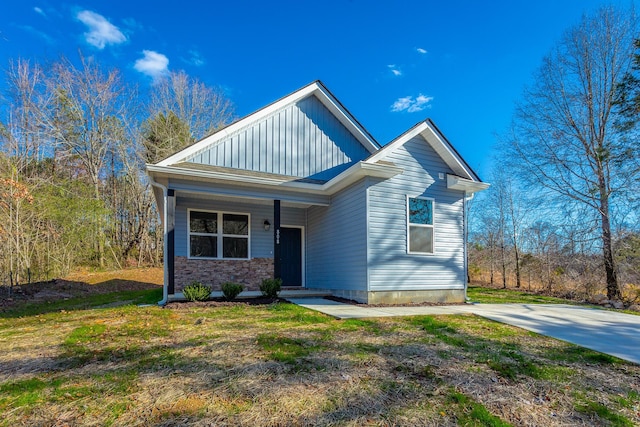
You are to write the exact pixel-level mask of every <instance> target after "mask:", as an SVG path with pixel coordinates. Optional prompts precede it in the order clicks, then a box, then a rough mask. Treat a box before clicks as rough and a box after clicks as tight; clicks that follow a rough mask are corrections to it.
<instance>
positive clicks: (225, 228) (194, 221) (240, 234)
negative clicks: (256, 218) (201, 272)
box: [189, 210, 249, 259]
mask: <svg viewBox="0 0 640 427" xmlns="http://www.w3.org/2000/svg"><path fill="white" fill-rule="evenodd" d="M189 257H190V258H217V259H221V258H231V259H248V258H249V215H248V214H237V213H223V212H208V211H195V210H189Z"/></svg>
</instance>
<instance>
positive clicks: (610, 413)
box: [0, 290, 640, 426]
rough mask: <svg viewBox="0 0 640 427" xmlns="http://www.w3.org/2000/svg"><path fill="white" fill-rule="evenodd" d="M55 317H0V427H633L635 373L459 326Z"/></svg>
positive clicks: (263, 309)
mask: <svg viewBox="0 0 640 427" xmlns="http://www.w3.org/2000/svg"><path fill="white" fill-rule="evenodd" d="M153 291H154V292H155V290H153ZM147 292H149V291H147ZM125 295H126V296H127V297H130V296H131V294H125ZM146 295H149V294H146ZM141 296H142V295H141ZM109 298H110V299H111V300H112V301H113V299H114V298H115V297H109ZM64 303H68V304H69V305H66V306H65V305H64ZM55 304H56V307H57V309H56V310H44V311H42V310H35V309H34V311H32V313H34V314H25V313H27V312H26V311H20V312H21V313H23V314H22V317H18V316H16V315H14V314H12V313H5V314H6V315H5V316H4V317H0V343H2V345H3V349H4V352H3V353H2V354H0V412H2V413H3V418H2V419H0V426H13V425H25V424H27V425H56V424H65V423H66V424H69V425H173V424H181V423H182V424H185V423H186V424H189V423H191V424H198V423H202V422H204V420H205V419H206V420H207V421H212V422H215V423H217V424H220V425H258V426H260V425H277V424H280V425H397V426H410V425H425V424H427V425H474V426H476V425H477V426H505V425H509V423H512V424H517V425H522V424H526V425H551V426H553V425H567V424H572V423H573V424H594V425H602V424H607V423H608V424H610V425H620V426H626V425H632V424H640V415H639V414H638V404H639V400H640V398H639V397H638V396H639V394H638V393H640V385H638V384H637V381H635V379H637V378H638V377H639V376H640V367H638V366H636V365H632V364H627V363H626V362H622V361H619V360H617V359H615V358H608V357H602V356H601V355H600V354H599V353H595V352H590V351H588V350H585V349H581V348H578V347H575V346H571V345H569V344H566V343H560V342H557V341H555V340H552V339H550V338H545V337H541V336H539V335H536V334H531V333H529V332H524V331H522V330H519V329H517V328H512V327H506V326H503V325H499V324H496V323H495V322H491V321H488V320H485V319H482V318H478V317H475V316H466V315H465V316H422V317H413V318H385V319H366V320H347V321H337V320H334V319H332V318H330V317H328V316H325V315H322V314H318V313H314V312H311V311H308V310H306V309H303V308H301V307H298V306H294V305H292V304H287V303H275V304H269V305H265V306H246V305H237V306H228V307H215V308H204V307H189V308H185V309H177V310H166V309H161V308H158V307H155V306H154V307H136V306H134V305H132V304H129V305H123V306H118V307H115V306H114V307H108V308H104V307H103V308H95V307H97V306H101V305H103V304H105V298H103V296H100V297H99V298H98V297H93V296H91V297H87V298H86V301H84V303H83V305H82V306H81V307H80V308H74V307H78V305H77V304H79V302H78V301H77V300H74V299H70V300H68V301H65V302H61V303H60V304H58V303H55ZM91 307H94V308H91ZM18 310H23V309H18ZM61 310H64V312H63V311H61ZM610 383H615V384H620V386H619V387H617V388H616V389H615V391H608V390H611V387H609V386H608V384H610ZM585 396H588V398H587V397H585ZM523 401H529V402H534V401H535V402H538V403H536V404H528V406H526V407H523V406H522V405H524V404H522V403H521V402H523ZM496 402H501V403H500V404H501V405H504V406H499V405H497V404H496ZM519 405H520V406H519ZM603 407H604V409H603ZM551 414H555V415H551ZM629 423H630V424H629Z"/></svg>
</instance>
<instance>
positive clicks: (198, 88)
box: [143, 71, 234, 163]
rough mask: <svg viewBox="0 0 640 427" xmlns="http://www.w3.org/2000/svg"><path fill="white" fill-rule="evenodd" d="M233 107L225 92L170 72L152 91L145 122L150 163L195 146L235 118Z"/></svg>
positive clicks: (146, 146)
mask: <svg viewBox="0 0 640 427" xmlns="http://www.w3.org/2000/svg"><path fill="white" fill-rule="evenodd" d="M233 116H234V113H233V104H232V103H231V101H230V100H229V99H228V98H227V97H226V96H225V94H224V93H223V91H222V90H220V89H218V88H213V87H209V86H207V85H205V84H204V83H202V82H200V81H198V80H197V79H194V78H192V77H190V76H189V75H187V74H186V73H185V72H184V71H180V72H178V73H171V74H169V76H168V77H166V78H165V79H163V80H161V81H159V82H158V83H156V84H155V85H154V86H153V87H152V88H151V94H150V101H149V118H148V119H147V121H146V122H145V123H144V125H143V127H144V129H143V131H144V134H145V141H144V145H145V148H146V151H147V154H146V158H147V161H149V162H151V163H155V162H157V161H159V160H162V159H163V158H165V157H168V156H169V155H171V154H173V153H175V152H176V151H178V150H180V149H182V148H184V147H186V146H187V145H190V144H192V143H193V142H194V141H197V140H199V139H201V138H204V137H205V136H208V135H210V134H211V133H213V132H214V131H216V130H217V129H220V128H221V127H224V126H225V125H227V124H228V123H229V122H230V121H231V120H232V119H233Z"/></svg>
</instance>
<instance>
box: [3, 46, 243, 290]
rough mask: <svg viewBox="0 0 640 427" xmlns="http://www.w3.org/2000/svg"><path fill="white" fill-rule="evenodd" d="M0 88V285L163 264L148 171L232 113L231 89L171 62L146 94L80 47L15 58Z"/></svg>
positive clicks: (215, 127) (221, 124) (203, 134)
mask: <svg viewBox="0 0 640 427" xmlns="http://www.w3.org/2000/svg"><path fill="white" fill-rule="evenodd" d="M5 79H6V82H5V83H6V84H5V88H6V90H5V93H4V94H3V96H2V97H1V98H0V113H1V116H0V285H9V286H14V285H17V284H22V283H28V282H31V281H37V280H48V279H51V278H54V277H60V276H63V275H65V274H66V273H67V272H68V271H69V270H70V269H72V268H74V267H76V266H79V265H89V266H96V267H102V268H104V267H118V268H122V267H125V266H132V265H137V266H140V265H148V264H159V263H161V260H162V237H163V236H162V227H161V224H160V223H159V216H158V214H157V210H156V207H155V203H154V200H153V195H152V192H151V191H150V189H149V183H148V182H147V179H146V176H145V173H144V164H145V163H146V162H157V161H159V160H161V159H163V158H164V157H167V156H168V155H170V154H172V153H173V152H175V151H177V150H179V149H181V148H183V147H185V146H187V145H189V144H192V143H193V142H194V141H195V140H197V139H200V138H202V137H204V136H206V135H208V134H210V133H212V132H214V131H215V130H216V129H218V128H220V127H222V126H224V125H225V124H227V123H228V122H230V121H231V119H232V118H233V105H232V103H231V102H230V101H229V99H227V97H226V96H225V95H224V93H223V92H222V91H221V90H219V89H217V88H214V87H210V86H207V85H205V84H203V83H202V82H200V81H198V80H197V79H194V78H192V77H190V76H188V75H187V74H186V73H184V72H177V73H170V74H168V75H167V76H165V77H164V78H163V79H161V80H159V81H157V82H155V83H154V84H153V85H152V86H151V87H150V88H149V89H148V91H144V93H142V92H141V91H140V90H139V88H138V87H136V86H135V85H133V84H131V83H129V82H127V81H125V79H124V78H123V75H122V73H121V72H120V70H118V69H116V68H108V67H105V66H104V65H102V64H100V63H99V62H98V61H97V60H96V59H93V58H86V57H84V56H82V55H80V56H79V58H78V59H77V60H71V59H68V58H62V59H60V60H58V61H55V62H53V63H42V62H37V61H29V60H24V59H15V60H11V61H10V62H9V63H8V65H7V68H6V73H5Z"/></svg>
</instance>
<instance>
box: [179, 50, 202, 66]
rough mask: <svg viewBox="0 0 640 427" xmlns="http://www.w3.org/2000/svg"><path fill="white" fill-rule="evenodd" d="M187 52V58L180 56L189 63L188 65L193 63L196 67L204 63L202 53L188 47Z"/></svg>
mask: <svg viewBox="0 0 640 427" xmlns="http://www.w3.org/2000/svg"><path fill="white" fill-rule="evenodd" d="M187 53H188V54H189V57H187V58H180V59H181V60H182V61H183V62H185V63H187V64H190V65H194V66H196V67H200V66H202V65H204V64H205V63H206V61H205V59H204V57H203V56H202V54H201V53H200V52H198V51H197V50H195V49H190V50H189V52H187Z"/></svg>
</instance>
